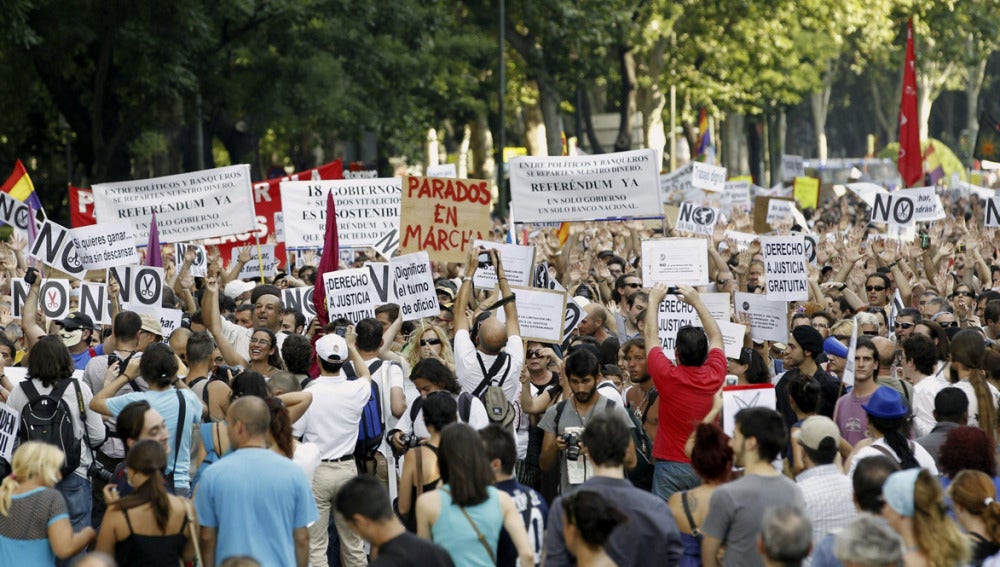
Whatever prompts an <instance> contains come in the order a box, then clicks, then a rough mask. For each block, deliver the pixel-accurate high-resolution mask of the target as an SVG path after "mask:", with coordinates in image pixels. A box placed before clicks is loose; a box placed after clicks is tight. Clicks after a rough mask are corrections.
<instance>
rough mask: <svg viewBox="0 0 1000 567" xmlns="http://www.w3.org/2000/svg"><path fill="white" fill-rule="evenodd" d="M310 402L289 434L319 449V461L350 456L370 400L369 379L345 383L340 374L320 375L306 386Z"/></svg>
mask: <svg viewBox="0 0 1000 567" xmlns="http://www.w3.org/2000/svg"><path fill="white" fill-rule="evenodd" d="M306 391H307V392H310V393H312V395H313V401H312V404H310V406H309V409H307V410H306V413H305V414H304V415H303V416H302V418H301V419H299V420H298V421H296V422H295V425H293V426H292V434H293V435H294V436H295V437H301V438H302V440H303V441H305V442H306V443H315V444H316V446H317V447H319V454H320V459H339V458H341V457H343V456H345V455H348V454H353V453H354V448H355V445H357V442H358V425H359V424H360V423H361V412H362V411H363V410H364V407H365V404H367V403H368V399H369V398H371V391H372V390H371V386H370V385H369V383H368V380H347V378H346V377H345V376H344V374H343V373H340V374H338V375H336V376H319V377H318V378H316V379H315V380H313V381H312V382H310V383H309V386H308V387H307V388H306Z"/></svg>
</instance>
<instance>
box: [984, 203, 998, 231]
mask: <svg viewBox="0 0 1000 567" xmlns="http://www.w3.org/2000/svg"><path fill="white" fill-rule="evenodd" d="M983 226H984V227H986V228H998V227H1000V197H990V198H989V199H986V219H985V222H984V223H983Z"/></svg>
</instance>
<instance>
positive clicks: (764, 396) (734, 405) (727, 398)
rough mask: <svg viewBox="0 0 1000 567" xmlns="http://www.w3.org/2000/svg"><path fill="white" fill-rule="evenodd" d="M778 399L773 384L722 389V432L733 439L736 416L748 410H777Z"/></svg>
mask: <svg viewBox="0 0 1000 567" xmlns="http://www.w3.org/2000/svg"><path fill="white" fill-rule="evenodd" d="M777 402H778V397H777V395H776V393H775V391H774V386H773V385H771V384H749V385H746V386H726V387H725V388H723V389H722V430H723V431H725V432H726V435H729V436H730V437H732V436H733V435H734V434H735V430H736V414H737V413H739V411H740V410H742V409H746V408H769V409H776V408H777Z"/></svg>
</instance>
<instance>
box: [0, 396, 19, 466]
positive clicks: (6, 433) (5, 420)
mask: <svg viewBox="0 0 1000 567" xmlns="http://www.w3.org/2000/svg"><path fill="white" fill-rule="evenodd" d="M20 423H21V414H20V412H18V411H17V410H15V409H14V408H12V407H10V406H8V405H7V404H0V457H3V458H4V459H5V460H6V461H7V462H8V463H10V462H12V461H13V460H14V443H15V442H16V441H17V428H18V426H19V425H20Z"/></svg>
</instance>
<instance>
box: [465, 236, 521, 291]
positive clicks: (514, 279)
mask: <svg viewBox="0 0 1000 567" xmlns="http://www.w3.org/2000/svg"><path fill="white" fill-rule="evenodd" d="M472 245H473V246H478V247H482V248H487V249H493V250H496V251H497V252H498V253H499V254H500V263H501V264H502V265H503V273H504V275H505V276H506V277H507V283H508V284H510V285H511V286H515V285H520V286H525V287H527V286H530V285H531V265H532V264H533V263H534V261H535V247H534V246H520V245H518V244H501V243H499V242H490V241H487V240H475V241H473V243H472ZM472 283H473V285H475V286H476V288H477V289H493V288H495V287H496V286H497V270H496V268H495V267H494V266H493V264H490V265H489V266H485V267H483V266H480V267H478V268H476V275H475V277H474V278H473V279H472Z"/></svg>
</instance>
